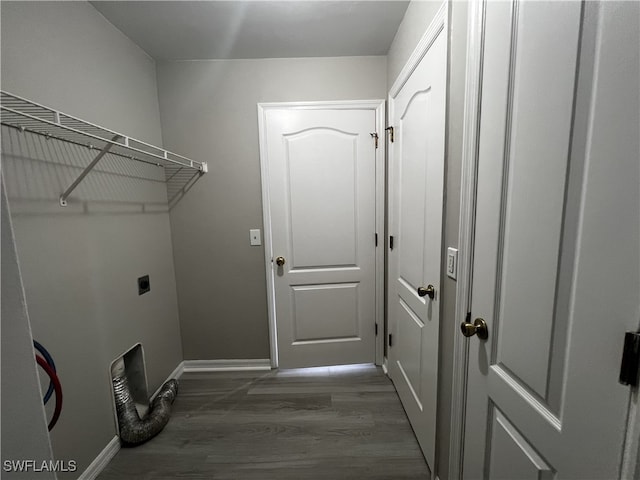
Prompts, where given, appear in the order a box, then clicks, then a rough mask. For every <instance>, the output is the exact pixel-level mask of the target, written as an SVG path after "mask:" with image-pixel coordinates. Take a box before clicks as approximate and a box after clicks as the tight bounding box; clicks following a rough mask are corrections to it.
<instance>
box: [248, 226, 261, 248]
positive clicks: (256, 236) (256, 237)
mask: <svg viewBox="0 0 640 480" xmlns="http://www.w3.org/2000/svg"><path fill="white" fill-rule="evenodd" d="M249 238H250V241H251V245H253V246H256V245H262V238H261V235H260V229H259V228H255V229H252V230H249Z"/></svg>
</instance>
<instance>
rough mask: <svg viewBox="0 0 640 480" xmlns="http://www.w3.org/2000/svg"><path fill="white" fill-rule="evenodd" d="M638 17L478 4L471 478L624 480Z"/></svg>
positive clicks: (637, 242)
mask: <svg viewBox="0 0 640 480" xmlns="http://www.w3.org/2000/svg"><path fill="white" fill-rule="evenodd" d="M639 14H640V9H639V8H638V4H637V3H633V2H629V3H626V4H623V3H618V2H603V3H595V2H587V3H585V4H581V3H579V2H516V1H511V2H487V4H486V15H485V17H484V22H485V37H484V57H483V58H484V65H483V70H482V71H483V77H482V84H481V88H482V96H481V98H482V101H481V102H482V103H481V117H480V131H479V135H480V136H479V159H478V178H477V208H476V215H477V217H476V230H475V249H474V256H473V258H474V264H473V288H472V309H471V310H472V315H471V318H472V319H474V320H476V319H480V318H481V319H483V320H484V321H485V322H486V325H487V329H488V338H486V339H482V338H478V336H474V337H472V338H470V339H469V342H470V343H469V347H470V350H469V380H468V388H469V390H468V398H467V408H466V442H465V448H464V470H463V472H464V478H469V479H479V478H490V479H510V480H516V479H532V480H533V479H569V478H571V479H615V478H620V477H619V476H620V463H621V458H622V448H623V444H624V439H625V426H626V420H627V407H628V402H629V387H626V386H623V385H620V384H619V383H618V374H619V367H620V359H621V353H622V345H623V339H624V333H625V330H635V329H636V328H637V327H638V314H639V312H640V161H639V157H640V148H639V144H638V131H639V130H640V121H639V118H638V116H639V115H640V113H639V112H640V105H639V103H638V97H639V93H638V85H639V83H640V78H639V70H640V65H639V62H638V45H639V43H640V36H639V21H638V19H639V18H640V15H639ZM632 132H633V133H632ZM476 321H478V322H479V320H476ZM472 331H473V329H471V327H470V331H469V333H472ZM636 448H637V447H636Z"/></svg>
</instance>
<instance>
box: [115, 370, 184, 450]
mask: <svg viewBox="0 0 640 480" xmlns="http://www.w3.org/2000/svg"><path fill="white" fill-rule="evenodd" d="M113 392H114V396H115V400H116V414H117V416H118V425H119V426H120V440H121V441H122V443H123V444H125V445H129V446H134V445H139V444H141V443H144V442H146V441H147V440H149V439H151V438H153V437H154V436H156V435H157V434H158V433H160V432H161V431H162V429H163V428H164V427H165V425H166V424H167V423H168V422H169V417H170V416H171V404H172V403H173V401H174V400H175V398H176V395H177V394H178V381H177V380H175V379H172V380H169V381H168V382H166V383H165V384H164V385H163V386H162V388H161V389H160V391H159V392H158V395H156V398H154V400H153V402H152V403H151V408H150V409H149V413H148V414H147V416H146V417H145V418H144V419H140V416H139V415H138V411H137V410H136V406H135V404H134V402H133V399H132V398H131V394H130V392H129V384H128V382H127V376H126V374H125V372H124V361H123V360H119V361H118V362H116V364H115V365H114V369H113Z"/></svg>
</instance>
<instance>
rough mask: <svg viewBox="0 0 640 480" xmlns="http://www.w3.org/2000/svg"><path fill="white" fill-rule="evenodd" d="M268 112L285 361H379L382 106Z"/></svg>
mask: <svg viewBox="0 0 640 480" xmlns="http://www.w3.org/2000/svg"><path fill="white" fill-rule="evenodd" d="M263 115H264V117H263V118H264V129H265V134H264V140H265V142H264V150H265V152H266V163H267V166H268V170H266V171H265V169H263V174H266V175H267V176H268V179H267V184H268V193H269V195H268V197H269V210H270V212H269V214H270V223H271V225H270V238H271V246H270V247H271V248H270V257H271V260H272V263H271V265H270V267H271V271H272V275H273V277H272V278H273V286H274V288H273V291H274V295H275V301H274V304H275V318H276V329H277V351H278V358H279V366H280V367H284V368H294V367H295V368H298V367H308V366H320V365H340V364H350V363H373V362H374V361H375V351H376V345H375V315H376V308H375V300H376V288H375V287H376V283H375V267H376V258H375V250H376V236H375V234H376V183H375V180H376V175H375V173H376V141H375V139H374V138H373V137H372V136H371V134H372V133H375V132H376V110H375V109H373V108H363V107H357V106H353V107H349V106H348V105H343V106H342V108H341V107H339V106H336V105H329V106H326V107H322V106H321V105H315V106H313V107H310V108H302V107H286V106H283V107H282V108H274V107H271V108H268V109H266V110H264V114H263ZM282 262H284V263H282ZM279 263H280V264H279Z"/></svg>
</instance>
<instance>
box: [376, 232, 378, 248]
mask: <svg viewBox="0 0 640 480" xmlns="http://www.w3.org/2000/svg"><path fill="white" fill-rule="evenodd" d="M377 246H378V234H377V233H376V247H377Z"/></svg>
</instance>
